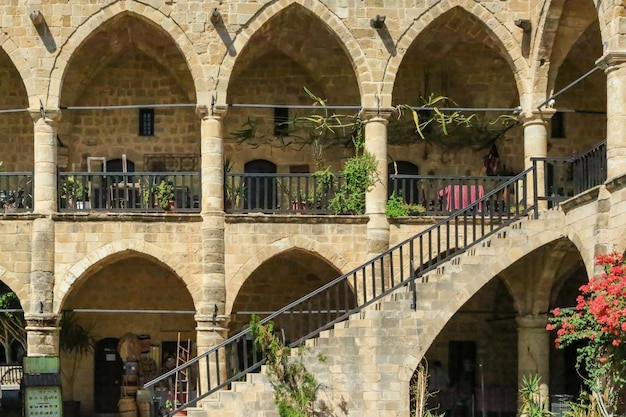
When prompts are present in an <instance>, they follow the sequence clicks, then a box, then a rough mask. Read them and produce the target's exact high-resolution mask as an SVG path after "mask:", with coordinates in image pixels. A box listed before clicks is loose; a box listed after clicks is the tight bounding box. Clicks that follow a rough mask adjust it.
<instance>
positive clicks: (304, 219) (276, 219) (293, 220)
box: [224, 213, 369, 224]
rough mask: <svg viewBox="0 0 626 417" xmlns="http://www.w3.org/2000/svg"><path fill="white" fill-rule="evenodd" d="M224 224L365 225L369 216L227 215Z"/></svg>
mask: <svg viewBox="0 0 626 417" xmlns="http://www.w3.org/2000/svg"><path fill="white" fill-rule="evenodd" d="M224 219H225V222H226V223H288V224H366V223H367V222H368V221H369V216H339V215H333V214H329V215H326V214H319V215H307V214H303V215H300V214H297V215H293V214H288V215H285V214H261V213H259V214H227V215H226V216H225V217H224Z"/></svg>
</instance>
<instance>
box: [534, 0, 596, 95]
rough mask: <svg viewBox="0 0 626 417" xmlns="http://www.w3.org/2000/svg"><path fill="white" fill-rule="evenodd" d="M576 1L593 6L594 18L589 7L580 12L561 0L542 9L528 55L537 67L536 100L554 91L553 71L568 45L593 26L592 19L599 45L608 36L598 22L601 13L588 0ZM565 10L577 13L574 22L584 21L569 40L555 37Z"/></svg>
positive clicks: (568, 50) (550, 2)
mask: <svg viewBox="0 0 626 417" xmlns="http://www.w3.org/2000/svg"><path fill="white" fill-rule="evenodd" d="M579 1H583V2H586V3H588V4H589V5H590V6H591V5H592V4H594V8H595V9H596V10H597V11H598V15H596V16H594V15H593V14H592V11H591V7H589V10H585V11H582V10H581V8H580V7H578V6H577V5H572V4H571V3H568V2H566V1H564V0H551V1H549V2H547V3H546V6H545V8H544V10H543V11H542V14H541V16H540V19H539V22H538V25H537V37H536V39H535V41H534V43H533V46H532V48H533V49H532V52H531V54H532V55H531V56H532V62H535V63H537V65H534V67H535V71H536V73H535V74H533V77H534V79H535V82H534V89H535V90H534V91H533V93H534V94H535V95H537V97H540V98H543V97H544V96H545V97H547V95H548V94H549V91H551V90H552V89H553V88H554V85H555V83H556V78H557V71H558V70H559V68H560V67H561V65H562V64H563V61H564V60H565V58H566V57H567V55H568V54H569V52H570V51H571V49H572V46H573V45H574V44H575V43H576V41H577V40H578V38H579V37H580V36H582V34H583V33H584V32H585V31H587V30H589V29H590V28H591V25H594V21H596V18H597V22H598V24H599V27H598V29H599V31H600V37H601V43H605V42H607V36H608V34H607V33H606V25H604V26H605V27H604V28H603V24H602V20H601V19H600V12H601V10H598V9H597V7H595V3H594V2H593V1H592V0H579ZM568 10H571V11H572V12H579V13H580V16H579V17H578V18H577V19H576V21H577V22H578V21H580V19H581V18H583V19H586V21H584V25H583V26H581V27H580V28H578V29H579V32H580V33H578V36H577V37H575V38H574V37H571V38H569V39H568V38H567V37H565V36H557V34H559V29H560V28H561V23H562V19H563V18H564V17H566V16H564V15H566V14H567V11H568ZM574 30H576V28H574ZM564 42H567V43H564ZM557 45H558V46H559V47H560V48H559V53H558V55H556V56H555V52H557V51H556V50H555V47H556V46H557ZM599 58H600V56H598V57H596V59H599ZM594 61H595V60H594ZM544 63H547V64H548V65H544ZM589 69H591V68H589ZM581 75H582V73H581Z"/></svg>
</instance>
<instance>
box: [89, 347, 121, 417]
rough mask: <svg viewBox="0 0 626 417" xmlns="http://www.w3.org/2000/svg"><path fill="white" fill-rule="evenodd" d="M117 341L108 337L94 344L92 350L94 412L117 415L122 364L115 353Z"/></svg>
mask: <svg viewBox="0 0 626 417" xmlns="http://www.w3.org/2000/svg"><path fill="white" fill-rule="evenodd" d="M118 342H119V339H116V338H113V337H108V338H105V339H102V340H99V341H98V342H96V347H95V350H94V391H93V392H94V394H93V398H94V411H95V412H96V413H117V411H118V408H117V403H118V401H119V399H120V394H121V391H120V389H121V388H120V386H121V385H122V374H123V370H124V363H123V362H122V358H121V357H120V355H119V354H118V353H117V344H118Z"/></svg>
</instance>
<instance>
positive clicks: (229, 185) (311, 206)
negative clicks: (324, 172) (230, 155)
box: [224, 172, 365, 214]
mask: <svg viewBox="0 0 626 417" xmlns="http://www.w3.org/2000/svg"><path fill="white" fill-rule="evenodd" d="M342 183H343V175H342V174H333V175H332V176H330V177H326V178H322V177H321V176H319V175H316V174H276V173H271V174H261V173H233V172H227V173H226V175H225V180H224V211H226V212H227V213H265V214H276V213H285V214H295V213H302V212H306V213H307V214H330V213H332V210H331V208H330V201H331V200H332V198H333V197H334V195H335V193H336V192H337V190H338V189H339V188H340V187H341V185H342ZM364 198H365V196H364Z"/></svg>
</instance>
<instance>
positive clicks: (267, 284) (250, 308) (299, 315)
mask: <svg viewBox="0 0 626 417" xmlns="http://www.w3.org/2000/svg"><path fill="white" fill-rule="evenodd" d="M339 275H341V273H340V271H337V269H335V268H334V267H333V266H332V265H331V264H330V263H328V262H326V261H325V260H324V259H322V258H320V257H319V256H316V255H315V254H313V253H311V252H308V251H305V250H301V249H291V250H287V251H285V252H282V253H279V254H277V255H275V256H273V257H272V258H270V259H268V260H267V261H265V262H264V263H263V264H262V265H260V266H259V267H258V268H257V269H256V270H255V271H254V272H253V273H252V274H251V275H250V277H249V278H248V279H247V280H246V282H245V283H244V284H243V285H242V287H241V289H240V290H239V292H238V294H237V297H236V298H235V301H234V303H233V309H232V312H231V321H230V331H231V334H235V333H236V332H238V331H240V330H241V329H242V328H245V327H246V326H247V324H248V323H249V322H250V318H251V316H252V314H256V315H257V316H259V317H260V318H264V317H267V316H268V315H269V314H271V313H273V312H275V311H277V310H279V309H281V308H282V307H285V306H287V305H288V304H290V303H291V302H293V301H295V300H297V299H299V298H301V297H303V296H305V295H307V294H309V293H310V292H313V291H315V290H317V289H318V288H320V287H322V286H323V285H324V284H326V283H328V282H330V281H332V280H333V279H335V278H337V277H338V276H339ZM261 294H265V295H264V296H261ZM355 305H356V296H355V294H354V293H353V291H352V289H351V288H349V287H348V286H347V285H346V286H344V287H341V288H335V287H333V289H332V291H331V292H324V293H322V294H320V296H319V297H316V298H314V299H313V300H312V301H311V303H309V304H307V310H306V311H296V312H294V314H290V315H287V316H286V317H281V318H280V319H278V320H277V321H276V322H275V327H276V328H278V329H280V331H281V335H284V338H285V342H290V341H294V340H297V339H298V338H300V337H302V336H303V335H306V334H307V333H308V332H310V331H312V330H315V329H317V328H318V327H320V326H321V325H323V324H325V323H326V322H325V321H324V320H325V318H326V317H327V314H326V313H327V311H328V310H332V311H337V310H340V309H346V308H353V307H354V306H355Z"/></svg>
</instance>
